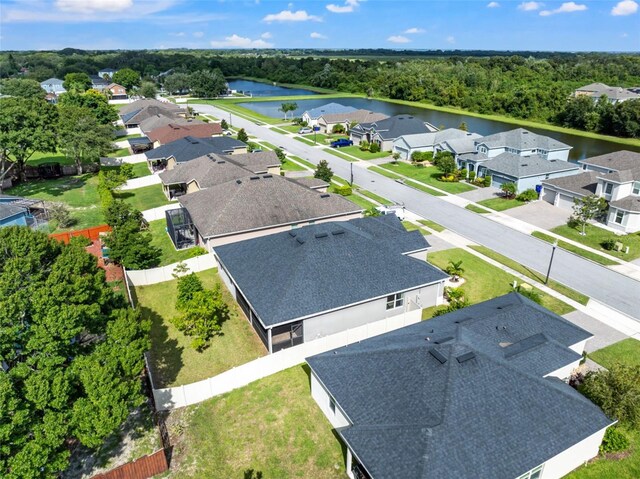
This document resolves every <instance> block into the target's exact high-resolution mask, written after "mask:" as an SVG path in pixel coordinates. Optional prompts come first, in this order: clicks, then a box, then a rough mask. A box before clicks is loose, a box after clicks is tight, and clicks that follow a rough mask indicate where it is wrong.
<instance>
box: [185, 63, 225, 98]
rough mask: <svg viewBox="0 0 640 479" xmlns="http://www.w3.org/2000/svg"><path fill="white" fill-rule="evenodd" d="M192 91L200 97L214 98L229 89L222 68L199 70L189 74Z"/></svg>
mask: <svg viewBox="0 0 640 479" xmlns="http://www.w3.org/2000/svg"><path fill="white" fill-rule="evenodd" d="M189 83H190V86H191V92H192V93H193V95H194V96H197V97H200V98H213V97H216V96H218V95H220V94H222V93H224V92H225V91H226V90H227V82H226V81H225V79H224V76H222V72H221V71H220V70H199V71H196V72H193V73H192V74H191V75H189Z"/></svg>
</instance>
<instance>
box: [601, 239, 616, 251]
mask: <svg viewBox="0 0 640 479" xmlns="http://www.w3.org/2000/svg"><path fill="white" fill-rule="evenodd" d="M600 246H602V247H603V248H604V249H606V250H607V251H613V250H614V249H615V248H616V240H614V239H608V240H604V241H603V242H602V243H600Z"/></svg>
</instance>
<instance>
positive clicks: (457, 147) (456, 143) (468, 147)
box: [442, 138, 476, 155]
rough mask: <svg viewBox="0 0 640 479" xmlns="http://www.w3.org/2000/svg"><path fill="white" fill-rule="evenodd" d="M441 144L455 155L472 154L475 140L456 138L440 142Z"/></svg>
mask: <svg viewBox="0 0 640 479" xmlns="http://www.w3.org/2000/svg"><path fill="white" fill-rule="evenodd" d="M442 144H443V146H445V147H447V148H448V149H449V150H450V151H452V152H453V153H455V154H456V155H461V154H464V153H473V152H475V151H476V143H475V138H458V139H453V140H445V141H443V142H442Z"/></svg>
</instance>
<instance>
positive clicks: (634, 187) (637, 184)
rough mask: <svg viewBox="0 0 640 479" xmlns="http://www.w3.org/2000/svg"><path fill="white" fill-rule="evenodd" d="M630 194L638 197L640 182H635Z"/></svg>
mask: <svg viewBox="0 0 640 479" xmlns="http://www.w3.org/2000/svg"><path fill="white" fill-rule="evenodd" d="M632 193H633V194H634V195H640V181H636V182H635V183H634V184H633V191H632Z"/></svg>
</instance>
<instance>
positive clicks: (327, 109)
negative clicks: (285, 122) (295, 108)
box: [302, 102, 356, 126]
mask: <svg viewBox="0 0 640 479" xmlns="http://www.w3.org/2000/svg"><path fill="white" fill-rule="evenodd" d="M351 111H356V109H355V108H354V107H352V106H344V105H341V104H340V103H334V102H331V103H327V104H326V105H322V106H319V107H318V108H312V109H311V110H307V111H305V112H304V113H303V114H302V121H305V122H306V123H307V125H309V126H316V125H317V124H318V118H320V117H321V116H322V115H333V114H335V113H349V112H351Z"/></svg>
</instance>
